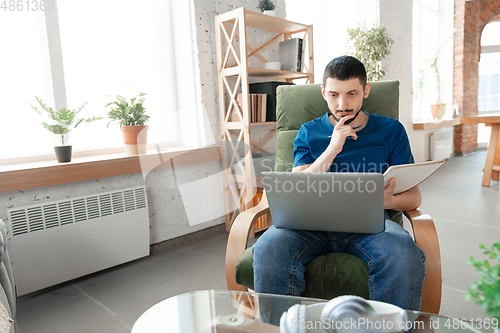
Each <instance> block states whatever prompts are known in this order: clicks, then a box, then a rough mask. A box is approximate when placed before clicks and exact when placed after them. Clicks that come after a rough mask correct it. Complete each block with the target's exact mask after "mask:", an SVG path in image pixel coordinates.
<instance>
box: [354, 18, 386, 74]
mask: <svg viewBox="0 0 500 333" xmlns="http://www.w3.org/2000/svg"><path fill="white" fill-rule="evenodd" d="M347 36H348V40H347V48H348V53H349V54H350V55H352V56H354V57H356V58H358V59H359V60H360V61H361V62H362V63H363V64H364V65H365V68H366V76H367V79H368V81H380V80H382V77H383V76H384V75H385V69H384V68H383V67H382V63H381V61H382V59H384V58H385V57H386V56H387V55H389V54H390V53H391V44H392V43H394V41H393V40H392V39H390V38H389V36H388V35H387V33H386V32H385V27H384V26H377V25H376V24H374V25H373V27H372V28H371V29H368V28H367V27H365V26H361V25H358V27H357V28H354V29H347Z"/></svg>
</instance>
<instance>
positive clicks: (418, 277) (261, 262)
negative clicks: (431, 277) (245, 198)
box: [252, 219, 425, 311]
mask: <svg viewBox="0 0 500 333" xmlns="http://www.w3.org/2000/svg"><path fill="white" fill-rule="evenodd" d="M331 252H345V253H350V254H353V255H355V256H357V257H359V258H361V259H363V260H364V261H365V262H366V263H367V264H368V267H369V279H368V290H369V292H370V299H372V300H376V301H382V302H387V303H391V304H394V305H397V306H399V307H401V308H403V309H406V310H417V311H418V310H420V306H421V303H422V287H423V281H424V277H425V266H424V261H425V255H424V253H423V252H422V250H420V249H419V248H418V247H417V245H416V244H415V242H414V241H413V239H412V237H411V236H410V235H409V234H408V232H407V231H406V230H405V229H404V228H403V227H402V226H400V225H399V224H397V223H396V222H393V221H391V220H388V219H386V220H385V231H384V232H381V233H379V234H373V235H372V234H353V233H336V232H321V231H305V230H289V229H278V228H275V227H274V226H271V227H270V228H269V229H268V230H267V231H266V232H264V234H263V235H262V236H260V237H259V239H258V240H257V242H256V243H255V244H254V246H253V248H252V254H253V258H254V263H253V268H254V288H255V292H258V293H270V294H279V295H291V296H300V295H301V294H302V292H303V291H304V290H305V278H304V272H305V270H306V265H307V264H308V263H309V262H310V261H311V260H313V259H314V258H316V257H318V256H320V255H324V254H327V253H331Z"/></svg>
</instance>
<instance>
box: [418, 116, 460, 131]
mask: <svg viewBox="0 0 500 333" xmlns="http://www.w3.org/2000/svg"><path fill="white" fill-rule="evenodd" d="M457 125H460V118H453V119H445V120H443V121H441V122H439V123H435V122H434V121H432V120H429V121H416V122H413V129H414V130H427V129H436V128H441V127H448V126H457Z"/></svg>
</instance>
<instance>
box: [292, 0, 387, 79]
mask: <svg viewBox="0 0 500 333" xmlns="http://www.w3.org/2000/svg"><path fill="white" fill-rule="evenodd" d="M378 12H379V5H378V1H373V0H356V1H331V0H318V1H309V2H307V6H305V5H304V1H303V0H286V18H287V19H288V20H291V21H296V22H300V23H304V24H312V25H313V28H314V71H315V73H314V82H315V83H321V82H322V80H323V71H324V69H325V67H326V65H328V63H329V62H330V61H331V60H332V59H333V58H335V57H338V56H341V55H344V54H345V53H346V42H347V28H356V27H357V26H358V24H362V25H363V24H364V25H366V26H367V27H371V26H373V24H374V23H377V22H378V18H379V13H378Z"/></svg>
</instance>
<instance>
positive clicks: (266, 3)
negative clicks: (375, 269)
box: [257, 0, 274, 12]
mask: <svg viewBox="0 0 500 333" xmlns="http://www.w3.org/2000/svg"><path fill="white" fill-rule="evenodd" d="M257 8H259V9H260V10H261V11H262V12H263V11H265V10H274V2H272V1H271V0H259V5H258V6H257Z"/></svg>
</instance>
